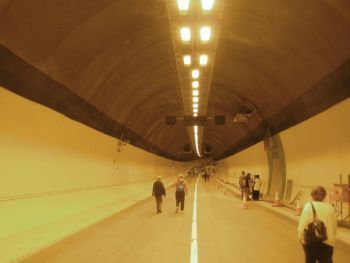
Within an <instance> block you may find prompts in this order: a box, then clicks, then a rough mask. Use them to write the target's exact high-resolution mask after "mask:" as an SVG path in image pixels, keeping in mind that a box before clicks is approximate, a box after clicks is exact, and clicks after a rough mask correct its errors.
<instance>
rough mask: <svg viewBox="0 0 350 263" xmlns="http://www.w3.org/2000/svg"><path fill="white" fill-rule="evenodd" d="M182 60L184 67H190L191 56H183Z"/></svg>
mask: <svg viewBox="0 0 350 263" xmlns="http://www.w3.org/2000/svg"><path fill="white" fill-rule="evenodd" d="M183 59H184V65H185V66H189V65H191V56H190V55H185V56H184V57H183Z"/></svg>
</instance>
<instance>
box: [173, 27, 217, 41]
mask: <svg viewBox="0 0 350 263" xmlns="http://www.w3.org/2000/svg"><path fill="white" fill-rule="evenodd" d="M191 35H192V34H191V29H190V28H189V27H182V28H181V29H180V36H181V40H182V41H183V42H184V43H189V42H190V41H191ZM199 38H200V40H201V41H202V42H208V41H209V40H210V38H211V27H209V26H202V27H201V28H200V30H199Z"/></svg>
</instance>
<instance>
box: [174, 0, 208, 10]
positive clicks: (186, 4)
mask: <svg viewBox="0 0 350 263" xmlns="http://www.w3.org/2000/svg"><path fill="white" fill-rule="evenodd" d="M202 4H203V3H202ZM177 5H178V7H179V10H180V11H187V10H188V9H189V8H190V0H177Z"/></svg>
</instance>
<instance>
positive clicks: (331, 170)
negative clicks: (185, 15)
mask: <svg viewBox="0 0 350 263" xmlns="http://www.w3.org/2000/svg"><path fill="white" fill-rule="evenodd" d="M349 110H350V99H347V100H345V101H343V102H341V103H339V104H336V105H334V106H333V107H331V108H330V109H328V110H326V111H324V112H322V113H320V114H318V115H316V116H314V117H312V118H310V119H308V120H307V121H304V122H302V123H300V124H298V125H296V126H294V127H291V128H289V129H287V130H285V131H283V132H281V133H280V134H279V138H280V141H281V144H282V147H283V152H284V157H285V174H286V178H285V179H286V181H287V180H292V181H293V187H292V194H291V197H292V198H293V197H295V195H296V194H297V193H298V192H299V191H302V200H303V201H304V202H305V201H307V200H310V190H311V188H312V187H313V186H315V185H323V186H325V187H326V188H327V189H328V190H329V191H333V189H334V188H333V185H334V184H335V183H339V177H340V174H342V176H343V183H347V176H348V175H349V174H350V118H349ZM269 169H270V167H269V162H268V155H267V153H266V152H265V150H264V145H263V142H260V143H257V144H255V145H253V146H252V147H250V148H248V149H246V150H244V151H242V152H240V153H238V154H236V155H234V156H231V157H229V158H226V159H224V160H222V161H220V162H219V163H218V165H217V170H218V171H221V172H222V174H223V175H224V178H225V179H226V180H227V181H229V182H237V180H238V177H239V176H240V173H241V171H242V170H244V171H246V172H250V173H252V174H260V175H261V177H262V180H263V182H264V185H263V192H264V193H265V194H266V193H267V190H268V183H269V182H268V180H269V172H270V171H269Z"/></svg>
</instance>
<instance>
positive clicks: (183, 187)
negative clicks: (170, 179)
mask: <svg viewBox="0 0 350 263" xmlns="http://www.w3.org/2000/svg"><path fill="white" fill-rule="evenodd" d="M173 186H175V188H176V190H175V199H176V210H175V213H177V212H178V211H179V206H180V204H181V210H180V211H181V212H183V211H184V208H185V195H187V194H188V189H187V184H186V182H185V180H184V177H183V175H182V174H179V177H178V180H177V182H176V183H174V184H173Z"/></svg>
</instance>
